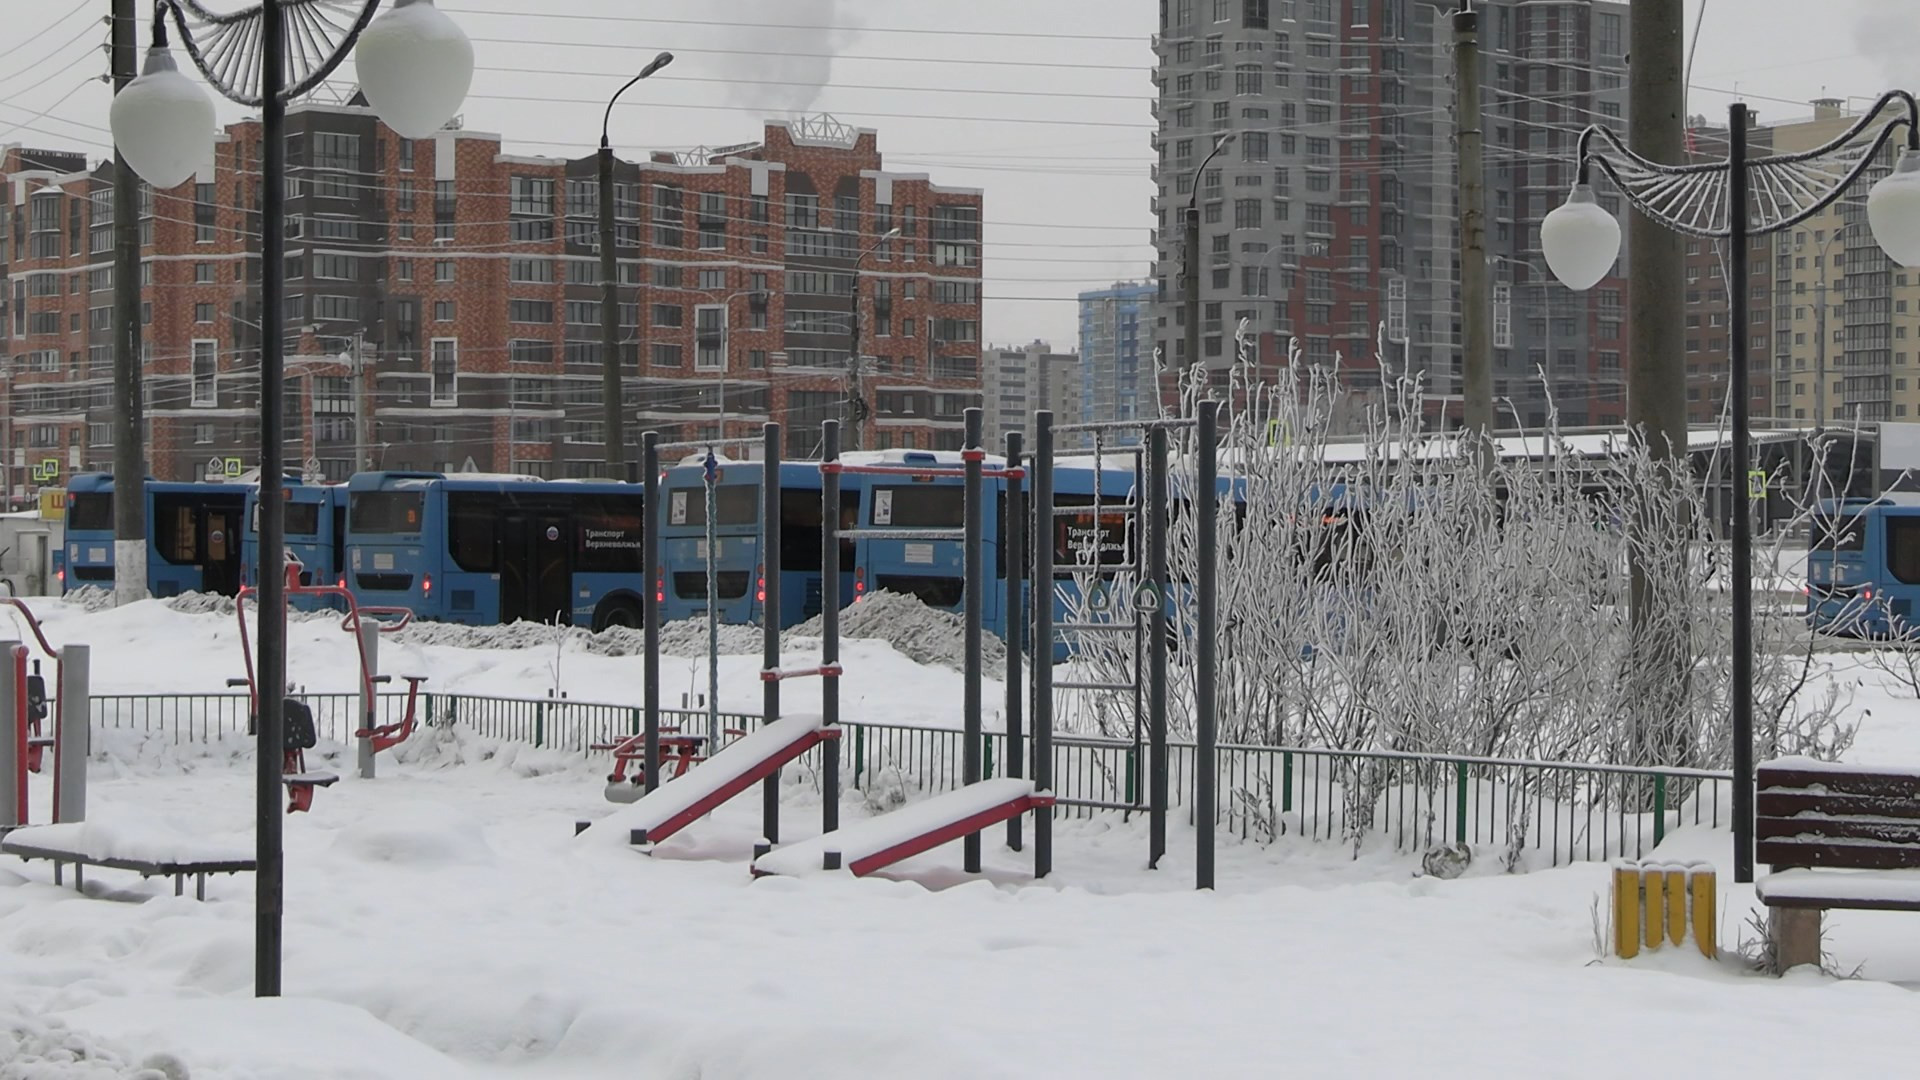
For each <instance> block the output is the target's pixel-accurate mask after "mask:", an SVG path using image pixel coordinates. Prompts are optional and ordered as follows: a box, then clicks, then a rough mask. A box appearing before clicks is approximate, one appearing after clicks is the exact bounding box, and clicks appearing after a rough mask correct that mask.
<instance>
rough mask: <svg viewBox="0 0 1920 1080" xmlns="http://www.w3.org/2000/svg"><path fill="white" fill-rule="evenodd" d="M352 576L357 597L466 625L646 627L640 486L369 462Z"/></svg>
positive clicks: (351, 509) (352, 493)
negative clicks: (379, 468) (386, 467)
mask: <svg viewBox="0 0 1920 1080" xmlns="http://www.w3.org/2000/svg"><path fill="white" fill-rule="evenodd" d="M347 502H348V506H347V532H346V549H347V586H348V587H349V588H350V589H352V590H353V593H354V596H355V598H356V599H357V600H359V601H360V602H361V603H364V604H368V605H375V606H391V607H404V608H407V609H408V610H410V611H412V612H413V613H414V616H415V617H416V618H421V619H437V620H441V621H445V622H457V623H465V624H467V625H470V626H493V625H504V624H506V623H511V622H519V621H529V622H547V623H555V622H557V623H564V624H569V625H573V626H585V627H589V628H591V629H594V630H603V629H606V628H607V627H611V626H629V627H632V626H639V625H640V623H641V613H642V611H643V610H644V608H643V607H642V606H641V605H642V604H643V603H644V602H645V592H646V590H645V583H644V582H643V581H642V580H641V573H640V571H641V550H640V543H641V529H642V528H643V527H644V525H645V521H646V515H645V507H644V502H645V500H644V497H643V495H642V489H641V488H640V487H638V486H637V485H633V484H624V483H618V482H613V481H600V480H540V479H537V478H533V477H525V476H506V475H485V474H477V473H437V472H372V473H360V474H358V475H356V476H354V477H353V478H352V479H351V480H349V481H348V483H347Z"/></svg>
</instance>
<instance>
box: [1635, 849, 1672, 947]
mask: <svg viewBox="0 0 1920 1080" xmlns="http://www.w3.org/2000/svg"><path fill="white" fill-rule="evenodd" d="M1640 880H1641V882H1642V883H1644V885H1645V888H1646V896H1647V911H1646V914H1645V915H1643V916H1641V918H1643V919H1644V920H1645V921H1646V931H1647V948H1649V949H1657V948H1659V947H1660V941H1661V939H1662V938H1664V937H1665V936H1666V933H1667V896H1666V889H1665V888H1664V887H1663V886H1665V885H1666V882H1667V878H1666V875H1664V874H1662V873H1661V872H1660V871H1659V869H1658V868H1654V869H1648V868H1646V867H1641V868H1640Z"/></svg>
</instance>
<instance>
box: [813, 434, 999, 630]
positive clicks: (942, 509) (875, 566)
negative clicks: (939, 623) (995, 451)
mask: <svg viewBox="0 0 1920 1080" xmlns="http://www.w3.org/2000/svg"><path fill="white" fill-rule="evenodd" d="M988 460H989V461H990V462H995V463H998V462H1000V460H1001V459H998V458H989V459H988ZM846 461H847V463H848V464H865V465H885V466H889V467H907V468H911V467H913V466H925V467H927V468H929V469H941V470H953V469H958V468H960V467H961V465H962V462H961V458H960V454H959V452H958V451H951V450H949V451H934V450H882V451H877V452H870V453H864V454H862V453H854V454H848V455H847V456H846ZM854 478H857V479H860V480H862V481H864V482H862V483H860V484H859V485H858V487H859V491H860V499H859V516H858V518H857V520H856V524H855V525H854V528H853V529H852V531H851V536H852V539H853V541H854V580H853V597H854V599H859V598H861V597H864V596H866V595H867V594H868V593H872V592H897V593H905V594H907V595H909V596H913V597H916V598H918V599H919V600H920V602H922V603H924V604H926V605H927V606H928V607H936V608H943V609H945V610H948V611H959V610H960V608H961V601H962V599H963V597H964V595H965V592H966V559H965V553H964V547H963V545H962V544H961V542H960V541H958V540H888V539H871V538H867V537H864V536H862V535H861V532H862V531H863V530H865V529H869V528H872V529H959V528H961V527H962V526H964V525H965V524H966V487H965V484H966V481H965V480H964V479H963V478H962V477H959V476H955V475H951V474H946V473H933V472H928V473H897V474H872V475H867V476H858V475H857V474H855V476H854ZM981 487H982V490H983V492H984V494H985V506H983V507H982V511H981V534H982V536H983V537H984V538H985V543H986V546H987V550H986V551H985V553H984V554H985V565H986V572H987V575H988V580H989V583H990V586H989V588H988V590H987V594H986V595H985V596H983V597H981V604H980V610H981V613H982V618H983V625H984V626H985V627H986V628H987V629H988V630H989V631H991V632H993V633H997V634H999V635H1001V636H1002V637H1004V636H1006V610H1005V608H1006V604H1005V603H1004V601H1005V599H1006V588H1005V583H1006V576H1007V565H1006V551H1007V549H1006V545H1005V544H1003V543H1002V542H1001V541H1002V540H1003V536H1002V528H1003V523H1004V520H1005V518H1004V514H1003V513H1002V511H1003V510H1004V509H1005V506H1006V494H1007V485H1006V481H1005V480H1004V479H1002V478H1000V477H987V478H985V479H984V480H983V481H982V484H981Z"/></svg>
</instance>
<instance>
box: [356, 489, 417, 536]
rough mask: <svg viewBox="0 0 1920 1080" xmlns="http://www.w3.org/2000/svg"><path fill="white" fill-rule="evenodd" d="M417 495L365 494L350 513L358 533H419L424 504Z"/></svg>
mask: <svg viewBox="0 0 1920 1080" xmlns="http://www.w3.org/2000/svg"><path fill="white" fill-rule="evenodd" d="M424 501H425V500H424V498H423V496H422V495H421V494H420V493H419V492H417V491H361V492H356V493H354V496H353V503H352V506H351V507H350V509H349V510H348V518H349V522H350V524H351V526H352V528H353V531H354V532H357V533H417V532H419V531H420V511H421V506H422V504H423V502H424Z"/></svg>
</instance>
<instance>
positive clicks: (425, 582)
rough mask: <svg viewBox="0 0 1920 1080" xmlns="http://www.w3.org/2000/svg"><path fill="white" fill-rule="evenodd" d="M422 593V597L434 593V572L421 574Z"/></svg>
mask: <svg viewBox="0 0 1920 1080" xmlns="http://www.w3.org/2000/svg"><path fill="white" fill-rule="evenodd" d="M420 595H421V596H422V597H431V596H432V595H433V575H432V574H421V575H420Z"/></svg>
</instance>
